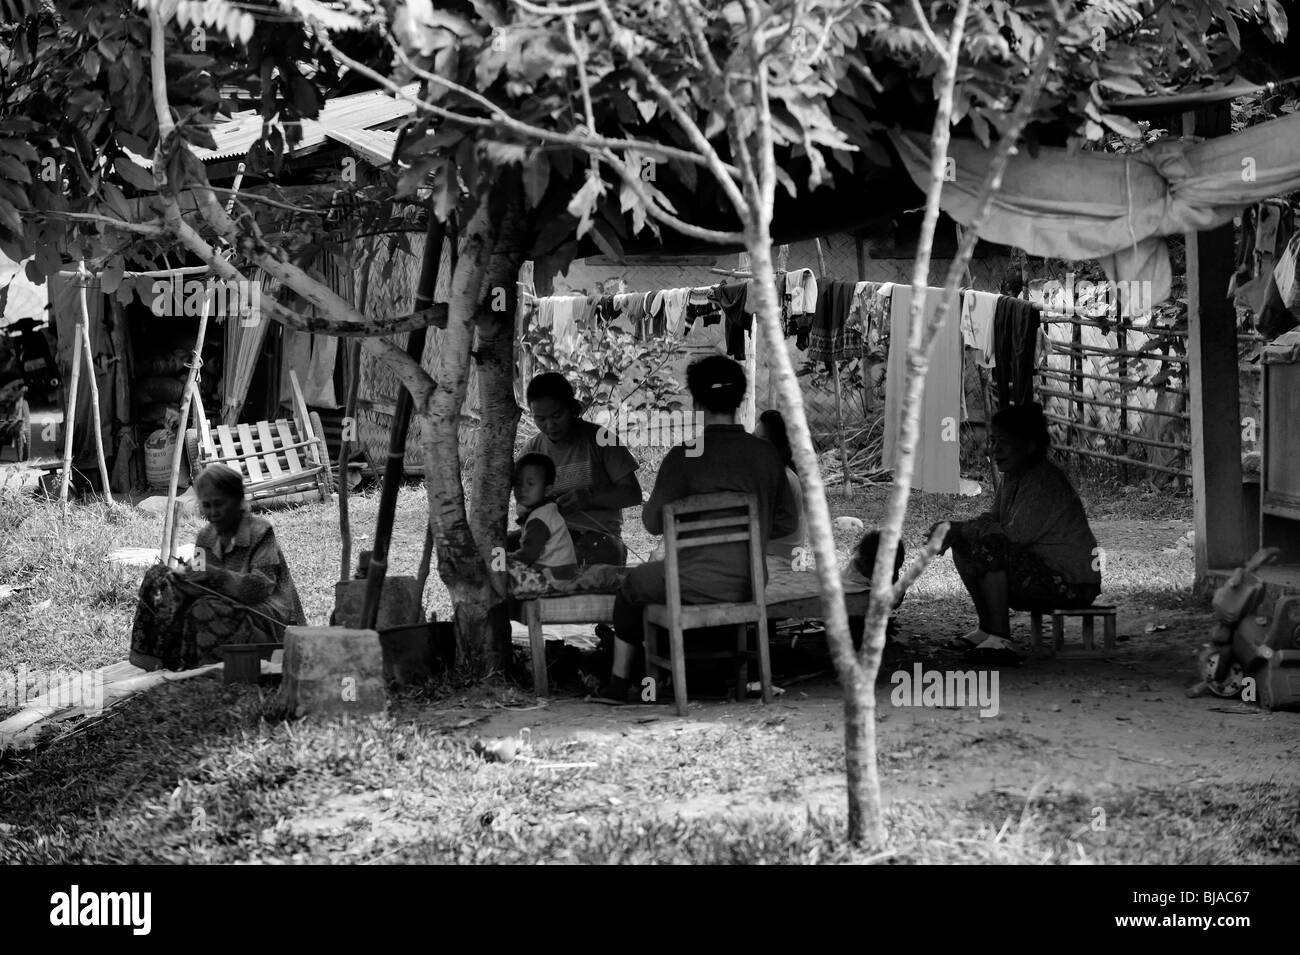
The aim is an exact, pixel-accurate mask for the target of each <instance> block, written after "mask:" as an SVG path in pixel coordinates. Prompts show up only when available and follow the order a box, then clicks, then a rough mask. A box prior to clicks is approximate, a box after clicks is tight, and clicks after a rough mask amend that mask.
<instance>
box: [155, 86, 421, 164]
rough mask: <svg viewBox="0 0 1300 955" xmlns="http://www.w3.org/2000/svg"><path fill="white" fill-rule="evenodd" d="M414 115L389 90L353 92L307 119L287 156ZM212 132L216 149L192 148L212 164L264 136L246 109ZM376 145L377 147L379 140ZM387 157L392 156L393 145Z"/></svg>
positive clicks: (413, 92) (415, 89)
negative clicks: (345, 132)
mask: <svg viewBox="0 0 1300 955" xmlns="http://www.w3.org/2000/svg"><path fill="white" fill-rule="evenodd" d="M402 92H403V93H405V94H406V95H408V96H417V95H419V92H420V86H419V84H418V83H412V84H410V85H409V86H404V87H402ZM414 112H415V106H414V105H413V104H411V103H409V102H407V101H406V100H403V99H398V98H397V97H395V96H390V95H389V94H388V91H387V90H369V91H367V92H365V93H353V94H352V95H351V96H340V97H338V98H337V99H332V100H328V101H326V103H325V105H324V106H322V107H321V111H320V116H319V117H318V118H317V119H304V120H303V121H302V139H301V140H300V141H299V142H298V145H297V146H295V147H294V149H293V150H292V152H288V153H286V155H287V156H290V157H292V156H296V155H299V154H300V153H303V152H305V151H307V150H309V149H312V148H315V147H316V146H319V145H320V144H321V143H323V142H325V140H326V139H327V138H329V135H330V133H331V132H334V131H339V130H350V131H352V132H364V131H365V130H367V129H371V128H373V127H375V126H384V125H386V124H389V123H393V122H395V121H396V120H399V119H402V118H404V117H407V116H410V115H411V114H412V113H414ZM211 131H212V138H213V139H214V140H215V141H216V144H217V148H216V149H205V148H203V147H202V146H193V147H191V148H192V149H193V151H194V155H196V156H197V157H198V158H199V159H201V160H202V161H203V162H212V161H213V160H216V159H233V158H235V157H237V156H244V155H247V153H248V151H249V150H250V149H252V148H253V144H254V143H256V142H257V141H258V140H259V139H260V138H261V137H262V117H261V115H260V114H259V113H258V112H257V110H245V111H243V112H239V113H235V114H233V115H232V116H231V118H230V119H229V120H228V121H227V122H224V123H219V124H217V125H215V126H213V127H212V130H211ZM393 135H394V141H396V134H393ZM349 145H351V144H349ZM375 145H378V141H377V140H376V141H375ZM358 148H359V147H358ZM388 156H390V157H391V156H392V147H391V145H390V147H389V150H388ZM131 158H132V159H133V160H135V161H136V162H137V163H138V164H139V165H142V166H144V167H145V168H146V169H149V168H151V167H152V166H153V161H152V160H151V159H147V158H145V157H142V156H136V155H135V154H134V153H132V154H131ZM367 158H369V157H367ZM381 162H384V163H387V162H388V158H387V157H385V158H384V159H383V160H381Z"/></svg>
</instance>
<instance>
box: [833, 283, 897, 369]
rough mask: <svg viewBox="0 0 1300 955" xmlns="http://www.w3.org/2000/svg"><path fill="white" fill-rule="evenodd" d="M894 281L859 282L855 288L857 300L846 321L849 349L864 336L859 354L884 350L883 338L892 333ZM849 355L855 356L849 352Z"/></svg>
mask: <svg viewBox="0 0 1300 955" xmlns="http://www.w3.org/2000/svg"><path fill="white" fill-rule="evenodd" d="M893 287H894V286H893V285H892V284H891V283H889V282H884V283H880V282H859V283H858V284H857V285H856V286H854V288H853V304H851V305H850V306H849V317H848V320H847V321H846V322H845V325H844V328H845V349H846V350H852V348H853V347H854V346H853V344H852V343H853V341H854V339H855V338H856V339H860V340H861V345H860V346H859V347H858V351H857V354H860V355H869V354H883V351H884V349H883V348H882V345H881V343H882V341H885V340H887V339H888V337H889V304H890V301H891V298H892V289H893ZM845 357H854V356H853V355H847V356H845Z"/></svg>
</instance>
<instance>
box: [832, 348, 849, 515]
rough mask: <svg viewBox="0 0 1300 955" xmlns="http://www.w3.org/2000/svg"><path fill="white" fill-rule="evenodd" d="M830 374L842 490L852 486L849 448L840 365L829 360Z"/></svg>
mask: <svg viewBox="0 0 1300 955" xmlns="http://www.w3.org/2000/svg"><path fill="white" fill-rule="evenodd" d="M831 373H832V375H833V377H834V379H835V427H836V428H838V429H839V435H838V437H839V442H840V465H841V466H842V467H843V468H844V490H846V491H847V490H848V489H849V488H851V487H852V486H853V483H852V482H851V481H850V480H849V448H848V445H847V444H846V443H845V441H844V397H843V392H842V391H841V390H840V363H839V362H838V361H836V360H834V359H832V360H831Z"/></svg>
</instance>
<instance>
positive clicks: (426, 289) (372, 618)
mask: <svg viewBox="0 0 1300 955" xmlns="http://www.w3.org/2000/svg"><path fill="white" fill-rule="evenodd" d="M427 215H428V217H429V225H428V231H427V232H426V233H425V237H424V256H423V261H422V262H421V265H420V280H419V284H418V286H417V288H416V293H415V308H416V310H419V309H422V308H428V307H429V306H430V305H432V304H433V296H434V293H435V292H436V291H437V289H438V270H439V269H440V268H441V267H442V243H443V239H444V238H445V237H446V235H447V233H448V232H449V231H451V230H449V229H447V227H446V226H445V225H444V224H443V223H441V222H439V221H438V217H437V216H435V215H434V214H433V206H432V204H430V206H429V208H428V211H427ZM455 242H456V238H455V233H454V232H453V234H452V248H453V250H454V249H455ZM451 261H452V271H453V272H454V271H455V264H454V263H455V252H454V251H453V253H452V259H451ZM427 339H428V329H427V328H417V329H416V330H415V331H413V332H411V333H410V335H409V336H408V337H407V340H406V353H407V354H408V355H410V356H411V357H412V358H414V359H415V360H416V361H417V362H420V363H421V364H423V361H424V343H425V342H426V341H427ZM413 410H414V406H413V404H412V402H411V393H410V392H409V391H407V390H406V388H404V387H402V386H401V385H398V392H397V407H396V408H395V409H394V411H393V424H392V427H391V428H390V430H389V433H388V461H387V462H386V464H385V466H384V484H383V487H382V489H381V490H380V494H379V514H378V516H377V517H376V518H375V538H374V543H373V545H372V546H371V551H370V567H369V569H368V570H367V571H366V597H365V603H364V604H363V605H362V608H361V623H360V626H361V628H362V629H363V630H373V629H374V627H375V623H376V621H378V620H379V602H380V600H381V598H382V597H383V593H384V580H385V578H387V576H388V545H389V542H390V541H391V540H392V536H393V520H394V518H395V517H396V515H397V492H398V490H399V489H400V486H401V483H402V475H403V473H404V471H405V466H406V435H407V431H408V429H409V428H410V425H411V413H412V411H413Z"/></svg>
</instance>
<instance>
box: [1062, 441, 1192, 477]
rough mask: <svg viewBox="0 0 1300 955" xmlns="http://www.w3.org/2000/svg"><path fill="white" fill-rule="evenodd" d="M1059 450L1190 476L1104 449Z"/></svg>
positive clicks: (1178, 475) (1175, 469) (1149, 469)
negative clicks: (1106, 451) (1107, 452)
mask: <svg viewBox="0 0 1300 955" xmlns="http://www.w3.org/2000/svg"><path fill="white" fill-rule="evenodd" d="M1060 450H1061V451H1063V452H1065V453H1066V454H1080V455H1083V456H1084V457H1085V458H1096V459H1097V460H1099V461H1109V462H1111V463H1112V464H1130V465H1132V466H1133V467H1135V468H1146V469H1147V470H1148V471H1159V472H1160V473H1161V474H1172V475H1174V476H1175V477H1183V478H1188V477H1191V474H1190V473H1189V472H1187V471H1181V470H1179V469H1178V468H1167V467H1165V466H1164V465H1162V464H1152V463H1151V462H1150V461H1136V460H1134V459H1132V458H1122V457H1120V456H1119V455H1116V454H1106V453H1105V452H1104V451H1090V450H1088V449H1087V448H1061V449H1060Z"/></svg>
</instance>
